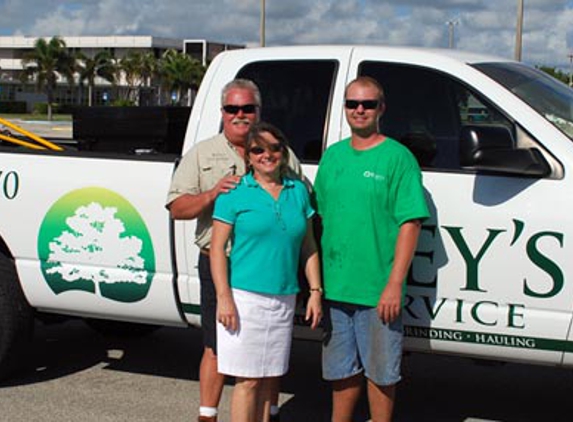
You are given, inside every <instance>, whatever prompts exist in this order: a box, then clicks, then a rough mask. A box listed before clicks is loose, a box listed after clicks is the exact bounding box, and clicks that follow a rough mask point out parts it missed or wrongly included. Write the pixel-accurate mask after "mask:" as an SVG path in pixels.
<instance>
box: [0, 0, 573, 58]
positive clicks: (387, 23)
mask: <svg viewBox="0 0 573 422" xmlns="http://www.w3.org/2000/svg"><path fill="white" fill-rule="evenodd" d="M572 3H573V2H572V1H571V0H527V1H525V2H524V4H525V17H524V34H523V59H524V60H525V61H528V62H530V63H532V64H540V63H542V64H549V65H551V64H552V63H553V64H558V65H562V64H563V63H564V62H565V61H566V56H567V54H568V53H569V51H571V50H573V32H572V31H571V29H570V28H573V4H572ZM260 4H261V1H260V0H239V1H237V0H210V1H207V0H164V1H162V2H156V1H151V0H101V1H89V0H83V1H78V0H76V1H66V0H63V1H55V0H0V10H2V14H1V15H0V34H2V35H11V34H23V35H42V36H51V35H56V34H59V35H64V36H65V35H109V34H117V35H154V36H162V37H174V38H205V39H209V40H213V41H223V42H231V43H241V44H247V45H253V44H257V43H258V41H259V19H260ZM516 9H517V2H516V1H515V0H498V1H491V0H432V1H431V2H428V1H427V0H345V1H339V0H313V1H308V0H289V1H280V0H266V12H267V13H266V37H265V38H266V43H267V45H285V44H303V43H311V44H317V43H326V44H332V43H350V44H382V43H385V44H392V45H418V46H428V47H446V46H447V42H448V27H447V25H446V21H448V20H451V19H456V20H458V22H459V23H458V24H457V25H456V26H455V27H454V33H455V43H456V46H457V47H458V48H463V49H468V50H471V51H476V52H484V53H491V54H496V55H500V56H503V57H512V56H513V51H514V48H515V27H516V22H517V17H516V11H517V10H516Z"/></svg>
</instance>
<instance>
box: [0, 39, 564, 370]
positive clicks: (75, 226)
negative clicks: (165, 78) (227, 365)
mask: <svg viewBox="0 0 573 422" xmlns="http://www.w3.org/2000/svg"><path fill="white" fill-rule="evenodd" d="M357 75H369V76H372V77H374V78H376V79H377V80H379V81H380V82H381V83H382V85H383V86H384V87H385V90H386V97H387V112H386V115H385V116H384V117H383V121H382V122H381V129H382V131H383V133H385V134H387V135H390V136H392V137H394V138H396V139H397V140H399V141H401V142H403V143H405V144H406V145H407V146H409V147H410V148H411V149H412V150H413V151H414V153H415V154H416V156H417V157H418V160H419V162H420V165H421V167H422V169H423V177H424V185H425V188H426V191H427V199H428V202H429V204H430V207H431V210H432V217H431V218H430V219H429V220H428V221H426V222H425V224H424V226H423V231H422V235H421V239H420V242H419V245H418V251H417V254H416V257H415V258H414V262H413V265H412V269H411V272H410V275H409V280H408V295H407V303H406V306H405V309H404V316H405V325H406V327H405V333H406V336H407V338H406V347H407V349H409V350H413V351H421V352H433V353H448V354H456V355H467V356H473V357H479V358H485V359H498V360H507V361H520V362H527V363H538V364H546V365H556V366H566V367H571V366H573V331H572V321H573V180H572V175H573V90H571V89H570V88H569V87H567V86H566V85H564V84H562V83H560V82H557V81H555V80H553V79H551V78H550V77H549V76H547V75H545V74H544V73H542V72H540V71H538V70H536V69H534V68H532V67H528V66H525V65H523V64H521V63H516V62H512V61H508V60H503V59H499V58H492V57H484V56H479V55H474V54H466V53H461V52H458V51H454V50H448V51H433V50H423V49H411V48H385V47H360V46H312V47H302V46H296V47H277V48H264V49H245V50H240V51H233V52H225V53H223V54H220V55H219V56H217V58H216V59H215V60H214V61H213V63H212V64H211V65H210V67H209V70H208V72H207V74H206V76H205V78H204V80H203V82H202V84H201V87H200V89H199V92H198V95H197V97H196V100H195V103H194V106H193V109H192V112H191V115H190V118H189V122H188V128H187V132H186V136H185V140H184V143H183V145H175V146H173V145H171V147H170V148H168V149H166V150H168V151H171V152H167V153H166V152H162V150H161V149H159V150H155V151H154V150H152V149H148V148H145V149H140V148H138V145H137V143H136V142H135V143H134V144H133V145H125V144H123V145H121V148H119V146H118V145H114V144H110V145H106V146H103V147H101V148H97V147H96V148H94V147H93V145H92V147H91V148H89V150H84V149H83V148H81V144H80V147H79V148H70V147H69V146H68V147H66V146H64V150H63V151H46V150H33V149H29V148H25V147H18V148H14V147H9V146H5V144H4V143H3V144H2V146H0V374H2V375H6V374H8V373H9V372H10V371H11V370H12V369H13V368H14V367H15V365H16V363H17V360H18V358H19V357H20V356H21V352H22V351H23V350H25V348H26V346H27V340H28V339H29V335H30V333H31V329H32V326H33V319H34V318H35V317H43V316H45V315H48V314H50V313H51V314H59V315H70V316H76V317H85V318H90V319H94V318H95V319H96V320H102V319H108V320H115V321H121V322H123V323H140V324H152V325H170V326H180V327H188V326H196V325H199V324H200V319H199V283H198V276H197V257H198V250H197V248H196V247H195V246H194V244H193V238H194V226H195V223H194V221H176V222H174V221H172V220H170V217H169V214H168V212H167V211H166V209H165V207H164V202H165V197H166V192H167V190H168V186H169V183H170V180H171V175H172V172H173V170H174V168H175V166H176V162H177V159H178V157H179V156H180V155H181V154H183V153H185V152H186V151H187V150H188V149H189V148H191V147H192V146H193V145H194V144H195V143H197V142H199V141H201V140H203V139H205V138H208V137H210V136H212V135H214V134H216V133H218V132H219V131H220V130H221V120H220V112H219V108H220V93H221V89H222V87H223V85H224V84H225V83H227V82H228V81H229V80H231V79H233V78H235V77H242V78H250V79H252V80H254V81H255V82H256V83H257V84H258V85H259V86H260V88H261V92H262V96H263V109H262V118H263V119H264V120H267V121H270V122H272V123H274V124H276V125H277V126H279V127H280V128H282V129H283V130H284V131H285V132H286V133H287V135H288V137H289V139H290V141H291V146H292V148H293V150H294V151H295V152H296V154H297V155H298V157H299V158H300V160H301V162H302V163H303V168H304V171H305V173H306V175H307V176H308V178H309V179H310V180H311V181H312V180H313V178H314V176H315V174H316V169H317V164H318V162H319V160H320V157H321V154H322V153H323V151H324V149H325V148H327V147H328V146H329V145H331V144H333V143H335V142H337V141H338V140H339V139H341V138H344V137H347V136H349V133H350V132H349V128H348V126H347V125H346V123H345V120H344V115H343V107H342V103H343V91H344V87H345V85H346V84H347V83H348V82H349V81H350V80H351V79H353V78H355V77H356V76H357ZM132 151H135V152H136V153H131V152H132ZM174 152H175V153H174ZM356 284H357V286H359V284H360V275H359V274H357V275H356ZM182 334H183V335H184V333H182Z"/></svg>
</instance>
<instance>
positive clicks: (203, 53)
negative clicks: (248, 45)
mask: <svg viewBox="0 0 573 422" xmlns="http://www.w3.org/2000/svg"><path fill="white" fill-rule="evenodd" d="M240 48H245V46H244V45H238V44H224V43H219V42H212V41H207V40H183V52H184V53H186V54H188V55H190V56H191V57H193V58H194V59H197V60H199V61H200V62H201V64H202V65H203V66H208V65H209V63H211V61H212V60H213V59H214V58H215V56H216V55H217V54H219V53H221V52H222V51H226V50H237V49H240Z"/></svg>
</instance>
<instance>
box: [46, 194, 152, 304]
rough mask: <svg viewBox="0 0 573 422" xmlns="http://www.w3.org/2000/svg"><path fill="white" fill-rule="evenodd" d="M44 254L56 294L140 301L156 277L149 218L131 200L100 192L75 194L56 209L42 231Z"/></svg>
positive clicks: (47, 275) (52, 208)
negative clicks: (72, 292)
mask: <svg viewBox="0 0 573 422" xmlns="http://www.w3.org/2000/svg"><path fill="white" fill-rule="evenodd" d="M38 255H39V257H40V262H41V267H42V273H43V275H44V278H45V279H46V281H47V283H48V285H49V286H50V288H51V289H52V290H53V291H54V293H56V294H60V293H62V292H65V291H68V290H84V291H87V292H91V293H94V294H96V295H98V296H102V297H105V298H108V299H112V300H116V301H120V302H136V301H139V300H142V299H143V298H145V296H146V295H147V293H148V291H149V287H150V286H151V281H152V279H153V276H154V274H155V255H154V252H153V244H152V241H151V236H150V235H149V231H148V230H147V227H146V226H145V223H144V221H143V219H142V218H141V216H140V215H139V213H138V212H137V210H136V209H135V208H134V207H133V205H131V204H130V203H129V202H128V201H127V200H126V199H125V198H123V197H122V196H120V195H118V194H117V193H115V192H112V191H110V190H108V189H103V188H97V187H89V188H83V189H78V190H75V191H72V192H70V193H68V194H66V195H64V196H63V197H61V198H60V199H59V200H58V201H56V202H55V203H54V205H52V207H51V208H50V210H49V211H48V213H47V214H46V216H45V217H44V221H43V222H42V225H41V227H40V233H39V235H38Z"/></svg>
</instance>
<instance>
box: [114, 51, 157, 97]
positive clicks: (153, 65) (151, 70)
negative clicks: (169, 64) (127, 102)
mask: <svg viewBox="0 0 573 422" xmlns="http://www.w3.org/2000/svg"><path fill="white" fill-rule="evenodd" d="M119 66H120V69H121V71H122V72H123V76H124V77H125V82H126V83H127V85H128V87H129V88H128V92H127V95H126V97H133V93H134V91H137V93H136V95H135V96H136V98H137V99H139V90H140V89H141V87H144V86H145V87H150V86H151V80H152V79H153V77H154V76H155V75H156V74H157V69H158V64H157V59H156V58H155V56H154V54H153V53H152V52H146V53H143V52H140V51H131V52H129V53H128V54H127V55H126V56H125V57H124V58H122V59H121V60H120V64H119Z"/></svg>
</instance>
